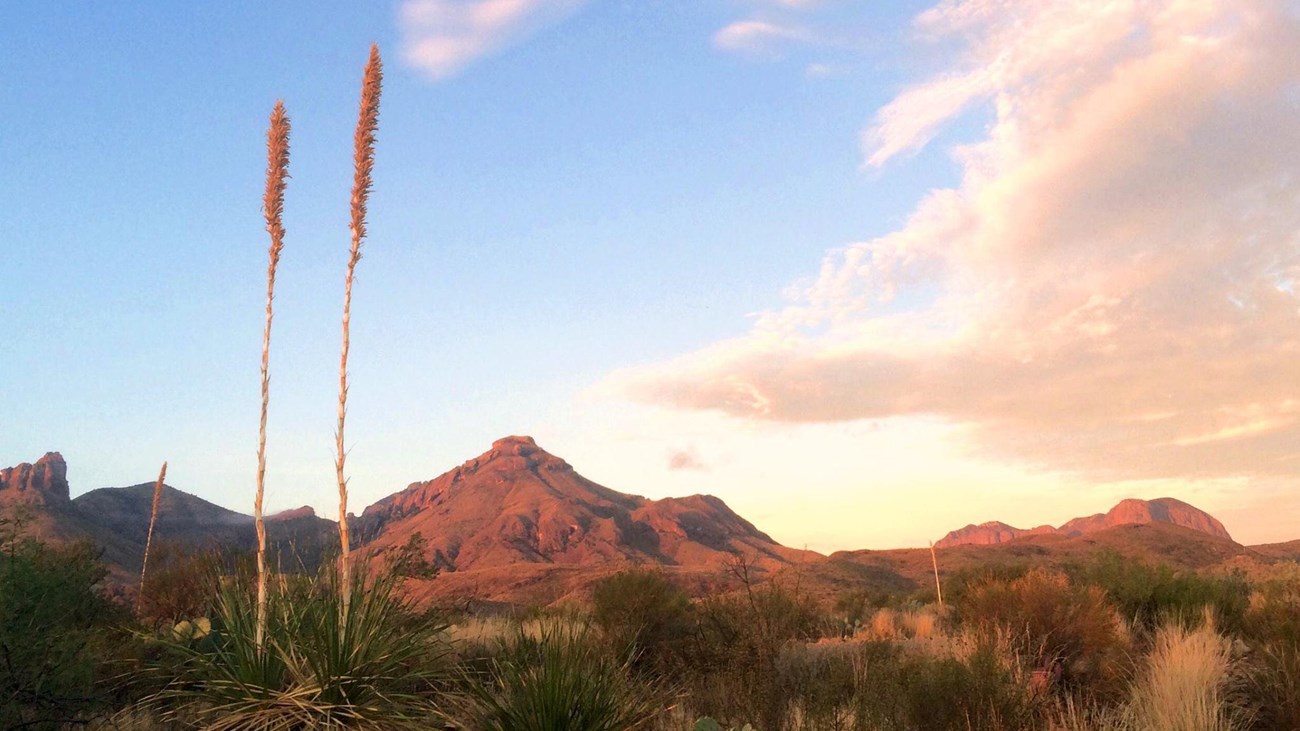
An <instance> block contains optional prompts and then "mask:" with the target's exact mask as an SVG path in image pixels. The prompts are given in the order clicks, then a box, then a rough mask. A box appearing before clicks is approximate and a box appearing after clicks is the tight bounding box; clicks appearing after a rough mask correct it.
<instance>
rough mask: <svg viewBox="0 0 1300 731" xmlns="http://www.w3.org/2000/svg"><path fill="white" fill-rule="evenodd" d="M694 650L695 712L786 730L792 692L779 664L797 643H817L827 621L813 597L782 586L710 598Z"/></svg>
mask: <svg viewBox="0 0 1300 731" xmlns="http://www.w3.org/2000/svg"><path fill="white" fill-rule="evenodd" d="M697 611H698V614H699V620H698V621H699V624H698V627H697V630H696V634H695V638H694V642H693V643H692V645H691V649H690V655H689V657H690V667H691V669H692V672H691V674H690V692H691V698H692V707H693V708H695V709H696V710H699V711H701V712H704V713H708V714H709V715H711V716H714V717H717V718H720V719H723V720H726V721H728V722H731V723H737V724H739V723H745V722H753V723H754V724H755V725H756V726H758V727H760V728H773V729H774V728H782V723H783V720H784V718H785V716H786V715H787V712H788V710H789V706H790V702H791V695H790V689H789V688H787V687H784V686H783V685H782V683H781V674H780V672H779V668H778V662H779V660H780V657H781V654H782V652H783V650H784V648H786V646H787V645H788V644H790V643H792V642H807V641H809V640H813V639H816V638H817V637H818V636H819V635H820V633H821V630H822V629H823V626H824V622H823V617H822V615H821V613H820V612H819V611H818V608H817V605H816V604H815V603H813V602H812V601H811V600H810V599H809V598H808V597H805V596H802V595H800V594H798V593H797V592H794V591H790V590H788V589H786V588H785V587H784V586H782V585H781V584H779V583H777V582H767V583H765V584H761V585H757V586H755V585H754V584H752V583H749V582H747V583H746V584H745V588H744V591H742V592H740V593H736V594H730V595H723V596H713V597H709V598H706V599H705V600H704V601H703V602H701V603H700V604H699V606H698V607H697Z"/></svg>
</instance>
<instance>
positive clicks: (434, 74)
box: [399, 0, 586, 80]
mask: <svg viewBox="0 0 1300 731" xmlns="http://www.w3.org/2000/svg"><path fill="white" fill-rule="evenodd" d="M585 1H586V0H406V1H405V2H403V3H402V6H401V9H400V11H399V14H400V27H401V32H402V36H403V44H402V56H403V58H404V59H405V60H406V62H407V63H409V64H411V65H412V66H415V67H416V68H418V69H420V70H421V71H423V72H424V73H426V74H427V75H428V76H430V77H431V78H433V79H435V80H440V79H445V78H448V77H451V76H454V75H456V74H457V73H459V72H460V71H461V70H462V69H463V68H464V67H465V66H467V65H468V64H470V63H473V62H474V61H477V60H478V59H480V58H483V57H485V56H487V55H490V54H492V53H495V52H497V51H499V50H501V49H503V48H505V47H507V46H510V45H512V44H514V43H517V42H518V41H520V40H522V39H523V38H525V37H527V36H528V35H530V34H532V33H534V32H536V31H537V30H539V29H540V28H543V27H545V26H547V25H550V24H551V23H554V22H556V21H558V20H560V19H562V18H564V17H566V16H568V15H569V14H570V13H572V12H573V11H574V10H576V9H577V8H578V7H580V6H581V5H583V4H584V3H585Z"/></svg>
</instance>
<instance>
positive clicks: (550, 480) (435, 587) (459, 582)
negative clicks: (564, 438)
mask: <svg viewBox="0 0 1300 731" xmlns="http://www.w3.org/2000/svg"><path fill="white" fill-rule="evenodd" d="M66 475H67V465H66V463H64V461H63V458H62V456H60V455H58V454H57V453H51V454H49V455H46V456H45V457H43V458H42V459H41V460H38V461H37V462H36V463H34V464H27V463H24V464H21V465H17V466H16V467H12V468H7V469H5V470H4V471H3V472H0V478H2V479H3V481H2V482H0V507H4V505H5V504H6V503H15V504H18V503H21V504H28V505H30V506H31V509H30V510H29V511H28V512H31V513H32V514H33V517H32V518H31V520H30V524H29V526H28V528H29V531H28V532H29V533H30V534H31V535H34V536H35V537H37V538H42V539H47V540H49V539H53V540H60V541H63V540H76V539H89V540H91V541H93V542H95V543H97V544H99V545H100V546H101V547H102V548H103V549H104V554H103V556H104V560H105V561H106V562H107V563H108V564H109V565H110V568H111V569H112V570H113V575H114V576H115V577H117V579H118V580H119V581H121V582H123V583H129V582H131V581H133V578H132V577H134V576H135V575H136V574H137V572H138V571H139V569H140V562H141V557H142V554H143V549H144V542H145V536H146V533H147V531H148V523H149V515H150V510H151V505H152V498H153V487H154V484H153V483H141V484H138V485H132V486H129V487H109V488H100V489H96V490H91V491H89V492H87V493H85V494H83V495H80V496H78V497H77V498H76V499H69V498H68V495H69V486H68V482H67V479H66ZM349 524H350V525H351V526H352V527H353V531H352V532H353V536H354V547H353V550H354V551H355V552H357V553H358V555H363V556H369V557H371V559H372V560H375V561H384V560H385V559H386V557H387V556H388V555H389V554H390V552H391V551H393V550H394V549H396V548H405V547H406V546H407V545H408V544H409V543H410V542H411V541H412V539H413V538H416V534H419V539H421V543H422V546H423V550H424V552H425V555H424V556H423V558H424V559H425V560H427V561H429V562H430V563H432V564H433V565H435V566H437V567H438V569H439V571H440V572H442V576H440V577H439V579H438V580H437V581H434V582H422V583H421V584H420V585H419V586H416V587H415V588H416V589H418V590H419V591H420V593H421V594H422V595H424V596H444V595H451V596H457V597H468V596H478V597H484V598H490V599H493V600H502V601H516V600H520V601H522V600H528V601H533V600H535V598H536V597H538V596H541V597H543V599H542V600H541V601H551V600H553V599H554V597H555V596H556V594H555V592H554V591H553V586H558V585H559V584H564V586H566V587H567V588H565V589H564V590H563V591H561V592H560V594H564V593H569V592H571V591H582V590H583V589H584V588H585V587H587V586H589V585H590V584H591V582H593V581H594V580H596V579H598V578H599V577H600V576H603V575H607V574H608V573H610V572H612V571H617V570H620V569H622V568H627V567H629V566H656V567H661V568H664V569H667V570H670V571H673V572H677V573H679V574H681V575H683V576H687V577H690V579H691V580H692V581H698V580H702V578H701V577H705V576H708V575H715V574H722V573H725V570H726V568H727V566H728V565H730V564H731V563H733V562H737V561H744V562H745V563H746V564H747V565H749V566H750V567H751V568H752V569H753V570H754V571H755V572H756V573H757V575H762V574H765V573H768V572H770V571H772V570H775V569H779V568H781V567H784V566H786V565H787V564H790V563H791V562H794V561H802V560H805V559H806V558H808V557H819V556H818V555H817V554H812V553H810V552H806V551H800V550H796V549H791V548H787V547H785V546H782V545H781V544H779V543H777V542H776V541H774V540H772V538H771V537H770V536H768V535H767V534H766V533H763V532H762V531H760V530H758V529H757V528H756V527H754V525H753V524H752V523H750V522H749V521H747V520H745V519H744V518H742V517H740V516H739V515H737V514H736V513H735V512H734V511H732V510H731V509H730V508H729V507H728V506H727V505H726V503H724V502H723V501H722V500H720V499H718V498H717V497H714V496H711V495H692V496H689V497H681V498H664V499H662V500H649V499H647V498H644V497H641V496H638V495H629V494H625V493H621V492H618V491H617V490H612V489H610V488H607V487H604V486H602V485H599V484H597V483H595V482H592V481H591V480H588V479H587V478H585V477H583V476H582V475H580V474H578V473H577V471H575V470H574V469H573V467H572V466H570V465H569V464H568V463H567V462H565V461H564V460H563V459H560V458H559V457H556V456H555V455H552V454H550V453H549V452H546V451H545V450H543V449H542V448H541V447H539V446H537V443H536V442H535V441H534V440H533V439H532V438H531V437H526V436H512V437H506V438H504V439H499V440H497V441H496V442H494V443H493V445H492V448H491V449H489V450H488V451H487V452H485V453H483V454H481V455H479V456H478V457H475V458H474V459H471V460H468V461H466V462H465V463H464V464H462V465H460V466H459V467H456V468H454V469H452V470H449V471H448V472H446V473H444V474H442V475H440V476H438V477H436V478H434V479H432V480H428V481H424V482H416V483H412V484H411V485H409V486H408V487H407V488H406V489H404V490H402V491H399V492H396V493H394V494H392V495H389V496H388V497H386V498H383V499H382V500H379V501H378V502H376V503H374V504H373V505H371V506H369V507H367V508H366V509H365V511H364V512H363V513H362V515H361V516H350V517H349ZM267 531H268V535H269V537H270V541H271V544H272V546H271V548H272V550H273V551H275V549H276V547H277V546H280V547H283V549H284V551H283V555H285V556H290V557H292V558H293V559H294V560H297V559H299V558H300V557H301V558H303V559H305V560H304V563H308V564H311V563H313V562H318V561H319V560H320V558H321V557H322V556H324V555H327V554H328V553H330V552H331V551H332V550H334V549H336V547H337V540H338V539H337V535H338V533H337V524H336V523H335V522H334V521H330V520H325V519H323V518H319V517H317V516H316V514H315V511H314V510H312V509H311V508H310V507H306V506H304V507H301V508H296V509H292V510H287V511H283V512H280V513H276V514H274V515H271V516H268V517H267ZM154 539H155V541H159V540H161V541H166V542H171V543H177V544H181V545H184V546H189V547H192V548H207V547H215V548H222V549H232V548H233V549H238V550H249V549H251V548H252V547H253V546H254V541H255V538H254V530H253V518H252V517H251V516H249V515H245V514H243V513H238V512H235V511H232V510H228V509H226V508H223V507H221V506H219V505H215V504H213V503H210V502H208V501H206V500H203V499H201V498H199V497H197V496H194V495H190V494H188V493H185V492H182V491H180V490H176V489H175V488H172V487H170V486H164V489H163V492H162V498H161V501H160V505H159V517H158V525H157V530H156V532H155V535H154ZM557 571H558V572H559V573H560V574H563V576H564V578H563V580H562V581H559V582H557V580H556V579H555V577H556V576H557V575H559V574H557V573H556V572H557Z"/></svg>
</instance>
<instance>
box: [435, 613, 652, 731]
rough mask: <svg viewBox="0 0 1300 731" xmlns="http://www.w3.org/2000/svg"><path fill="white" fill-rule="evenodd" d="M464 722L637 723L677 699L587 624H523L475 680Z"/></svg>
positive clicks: (604, 726) (570, 730)
mask: <svg viewBox="0 0 1300 731" xmlns="http://www.w3.org/2000/svg"><path fill="white" fill-rule="evenodd" d="M470 692H471V694H472V699H471V701H470V702H469V703H467V704H465V705H463V706H462V709H461V714H460V715H461V716H462V719H461V720H462V722H463V723H465V725H466V727H467V728H473V729H480V730H481V731H633V730H635V729H642V728H647V727H650V725H651V724H653V723H654V722H655V721H656V720H657V719H659V718H661V717H662V716H663V715H664V714H665V713H666V712H667V711H669V710H670V709H671V707H672V705H673V697H674V694H673V693H672V692H671V691H669V690H667V689H666V688H665V687H664V686H663V685H662V684H659V683H654V682H646V681H643V680H638V679H637V678H636V677H635V676H634V675H633V672H632V668H631V664H630V663H629V662H628V661H619V660H618V659H617V658H615V657H614V656H612V655H611V654H610V653H609V652H608V650H607V649H606V647H605V646H604V645H602V644H601V643H599V642H597V641H596V638H595V637H593V636H592V635H591V633H590V632H589V631H588V630H587V629H586V628H585V627H581V626H573V625H569V624H561V623H550V624H547V625H544V626H543V627H542V628H541V631H540V632H539V633H538V634H537V635H536V636H533V635H531V634H529V633H527V632H525V631H523V630H522V629H520V630H519V632H518V634H517V635H516V636H515V637H514V638H513V640H512V641H511V642H510V643H509V647H508V649H507V650H506V652H505V654H504V656H503V657H501V658H498V660H497V661H496V662H495V663H494V665H493V668H492V670H491V671H490V673H489V677H488V679H487V682H472V683H471V685H470Z"/></svg>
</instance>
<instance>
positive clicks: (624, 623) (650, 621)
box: [592, 569, 694, 672]
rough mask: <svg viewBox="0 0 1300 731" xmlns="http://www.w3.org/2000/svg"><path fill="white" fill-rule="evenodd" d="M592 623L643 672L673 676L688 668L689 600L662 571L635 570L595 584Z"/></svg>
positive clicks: (620, 652) (691, 618) (692, 619)
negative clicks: (676, 672)
mask: <svg viewBox="0 0 1300 731" xmlns="http://www.w3.org/2000/svg"><path fill="white" fill-rule="evenodd" d="M592 603H593V607H592V619H593V621H594V622H595V623H596V626H597V627H599V628H600V630H601V632H602V633H604V635H605V637H606V638H607V639H608V640H609V641H610V643H611V644H612V646H613V647H614V650H615V652H617V653H618V654H620V655H621V656H624V657H628V656H630V657H633V658H634V659H633V662H634V664H635V665H636V666H637V667H639V668H644V669H653V670H657V671H659V672H671V671H672V670H674V669H679V668H681V666H682V665H683V664H684V655H685V653H686V649H687V648H686V645H687V643H688V642H689V641H690V638H691V635H692V633H693V630H694V617H693V614H692V611H691V601H690V597H689V596H687V594H686V592H685V591H683V590H682V589H681V588H680V587H678V586H677V585H676V584H673V583H672V582H671V581H669V580H668V579H667V577H665V576H664V575H663V574H662V573H661V572H658V571H647V570H643V569H632V570H628V571H623V572H620V573H617V574H615V575H613V576H611V577H609V578H607V579H604V580H603V581H601V582H600V583H598V584H596V586H595V589H594V591H593V594H592Z"/></svg>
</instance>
